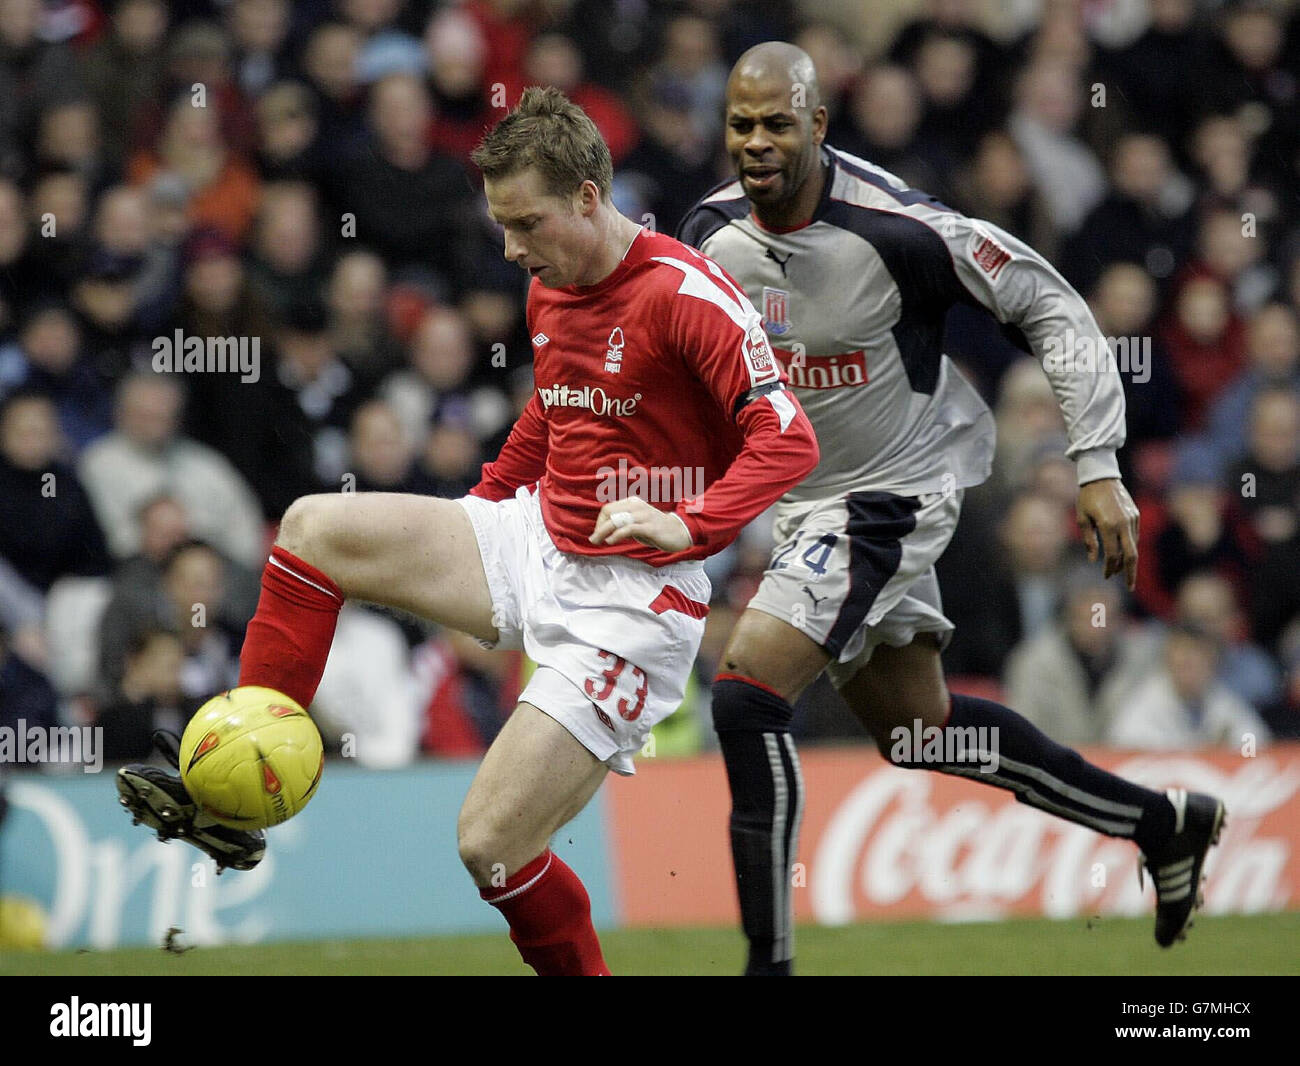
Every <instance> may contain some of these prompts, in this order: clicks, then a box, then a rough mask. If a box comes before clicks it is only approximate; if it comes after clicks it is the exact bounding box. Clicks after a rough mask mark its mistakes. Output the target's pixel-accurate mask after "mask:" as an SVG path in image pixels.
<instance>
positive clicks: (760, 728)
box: [712, 677, 803, 977]
mask: <svg viewBox="0 0 1300 1066" xmlns="http://www.w3.org/2000/svg"><path fill="white" fill-rule="evenodd" d="M712 703H713V726H714V729H716V730H717V733H718V741H719V744H720V745H721V747H722V758H723V761H724V762H725V763H726V767H727V783H728V785H729V786H730V788H731V822H730V829H731V857H732V860H733V862H734V864H735V872H736V892H737V895H738V896H739V897H740V917H741V925H742V927H743V928H744V931H745V936H746V938H747V939H748V941H749V959H748V963H747V965H746V968H745V973H746V975H748V976H772V977H777V976H787V975H789V974H790V973H791V972H792V968H793V962H794V913H793V912H794V907H793V902H792V900H791V895H790V872H791V863H792V862H793V861H794V855H795V848H796V846H797V843H798V838H799V822H800V820H801V817H802V814H803V777H802V775H801V774H800V772H799V757H798V755H797V754H796V753H795V748H794V743H793V741H792V740H791V739H790V719H791V717H792V715H793V714H794V711H793V710H792V708H791V707H790V704H789V703H787V702H786V701H785V700H783V699H782V698H781V697H780V696H778V695H777V694H776V693H775V692H773V691H771V690H770V689H766V688H762V687H760V686H758V685H756V684H752V683H751V682H749V681H748V680H745V679H742V678H736V677H726V678H719V679H718V680H716V681H715V682H714V683H713V700H712Z"/></svg>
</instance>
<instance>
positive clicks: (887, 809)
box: [808, 756, 1300, 925]
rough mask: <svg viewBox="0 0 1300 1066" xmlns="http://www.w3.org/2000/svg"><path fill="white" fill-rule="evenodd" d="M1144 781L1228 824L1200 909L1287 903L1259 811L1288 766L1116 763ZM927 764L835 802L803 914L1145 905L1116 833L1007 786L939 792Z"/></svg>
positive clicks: (1267, 808) (1280, 803)
mask: <svg viewBox="0 0 1300 1066" xmlns="http://www.w3.org/2000/svg"><path fill="white" fill-rule="evenodd" d="M1115 772H1116V773H1118V774H1120V775H1121V776H1122V777H1126V778H1128V779H1130V780H1133V781H1137V782H1140V783H1142V784H1143V785H1146V786H1148V787H1150V788H1155V789H1161V790H1163V789H1164V788H1166V787H1171V786H1175V785H1177V786H1179V787H1183V788H1187V789H1192V790H1195V791H1201V792H1211V793H1214V794H1215V795H1218V796H1221V797H1222V798H1223V800H1224V802H1225V803H1226V804H1227V807H1228V811H1229V820H1228V825H1227V828H1226V829H1225V831H1224V835H1223V838H1222V841H1221V843H1220V846H1219V847H1218V848H1215V849H1214V850H1213V851H1212V852H1211V853H1210V857H1209V859H1208V860H1207V862H1206V872H1207V875H1208V884H1207V890H1206V910H1207V911H1209V912H1211V913H1222V912H1227V911H1234V912H1252V911H1262V910H1274V909H1279V908H1282V907H1285V906H1286V905H1287V904H1288V903H1289V902H1290V900H1289V889H1288V881H1287V877H1286V869H1287V864H1288V862H1289V861H1290V859H1291V843H1290V841H1289V840H1287V839H1285V838H1283V837H1277V836H1272V835H1269V833H1268V832H1267V831H1261V826H1260V823H1261V820H1262V819H1264V818H1265V817H1267V816H1269V815H1270V814H1271V813H1272V812H1275V811H1277V810H1279V809H1281V808H1282V807H1284V806H1285V805H1286V804H1288V803H1289V802H1291V801H1292V799H1293V797H1294V796H1295V795H1296V793H1297V791H1300V765H1297V764H1296V762H1295V761H1294V760H1291V761H1286V762H1284V761H1281V760H1276V759H1271V758H1269V757H1267V756H1261V757H1259V758H1255V759H1247V760H1243V761H1242V764H1241V766H1240V768H1237V769H1233V770H1224V769H1222V768H1220V767H1217V766H1215V765H1213V764H1211V763H1209V762H1206V761H1204V760H1200V759H1197V758H1195V757H1193V756H1187V757H1170V756H1143V757H1135V758H1132V759H1129V760H1127V761H1125V762H1124V763H1123V764H1121V765H1119V766H1117V767H1115ZM942 781H943V779H942V778H941V777H940V775H938V774H935V773H933V772H925V771H917V770H900V769H896V768H894V767H890V766H884V767H882V768H881V769H879V770H877V771H875V772H873V773H871V774H869V775H868V776H867V777H865V778H864V779H863V780H862V781H861V783H859V784H858V785H857V786H856V787H855V788H854V789H853V790H852V791H851V792H850V793H849V794H848V795H847V796H846V797H845V798H844V800H843V801H842V802H841V803H840V804H839V806H838V807H837V808H836V810H835V811H834V813H833V814H832V816H831V818H830V821H829V822H828V823H827V825H826V828H825V829H824V830H823V832H822V834H821V836H820V838H819V839H818V840H817V842H816V847H815V850H814V852H813V856H812V860H811V862H810V863H809V866H808V874H809V881H808V887H809V890H810V903H811V906H812V912H813V913H812V916H813V918H814V920H816V921H817V922H820V923H822V924H826V925H842V924H845V923H848V922H853V921H860V920H862V918H864V917H866V916H868V915H869V914H870V913H871V912H873V911H878V910H880V909H882V908H888V907H898V908H900V909H908V908H911V909H913V910H915V911H916V912H917V913H930V914H933V913H935V912H936V911H937V912H938V913H939V914H940V915H941V916H946V917H951V918H960V917H966V918H979V917H982V918H994V917H999V916H1002V915H1004V914H1007V913H1010V912H1013V911H1024V912H1040V913H1043V914H1045V915H1047V916H1049V917H1062V918H1063V917H1070V916H1072V915H1076V914H1080V913H1083V912H1084V911H1088V912H1089V913H1100V914H1116V915H1136V914H1146V913H1149V912H1150V910H1151V907H1152V900H1153V898H1154V896H1153V890H1152V888H1151V885H1150V882H1149V881H1148V882H1147V887H1146V890H1145V893H1144V892H1143V890H1142V889H1140V888H1139V885H1138V880H1137V876H1136V873H1135V870H1136V864H1137V861H1138V852H1137V849H1136V848H1135V847H1134V846H1133V844H1132V843H1131V842H1129V841H1125V840H1118V839H1114V838H1111V837H1105V836H1101V835H1100V834H1098V833H1095V832H1093V831H1092V830H1090V829H1087V828H1084V827H1082V826H1076V825H1073V824H1071V823H1069V822H1065V821H1063V820H1061V819H1059V818H1054V817H1051V816H1049V815H1047V814H1045V813H1043V812H1041V811H1038V810H1035V809H1033V808H1031V807H1027V806H1025V805H1023V804H1020V803H1017V802H1016V801H1015V800H1014V798H1013V797H1012V796H1011V795H1010V794H1009V793H1007V792H1003V791H1000V790H998V791H994V790H989V791H987V792H982V793H979V794H978V795H977V796H975V798H970V797H971V796H972V794H971V793H970V792H968V791H963V792H961V794H960V798H958V799H955V800H948V801H944V800H943V799H941V798H940V797H938V796H937V795H936V792H937V791H938V789H939V788H940V787H943V786H942V785H941V782H942Z"/></svg>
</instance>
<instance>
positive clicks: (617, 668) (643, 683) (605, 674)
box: [582, 651, 650, 722]
mask: <svg viewBox="0 0 1300 1066" xmlns="http://www.w3.org/2000/svg"><path fill="white" fill-rule="evenodd" d="M600 657H601V658H602V659H604V660H606V661H607V662H609V664H610V665H609V666H608V667H606V668H605V669H604V670H602V671H601V673H600V675H599V676H598V677H588V678H587V679H586V680H585V681H584V682H583V683H582V690H583V691H584V692H585V693H586V694H587V696H588V698H590V700H591V701H592V702H593V703H597V704H600V703H604V702H605V700H607V699H609V697H610V694H611V693H612V692H613V691H614V686H615V685H616V684H617V683H618V679H619V677H620V676H621V675H622V673H623V670H624V668H625V667H626V666H627V660H626V659H624V658H623V657H622V656H621V655H615V654H614V653H613V652H612V651H602V652H601V653H600ZM632 679H633V680H634V681H636V682H637V687H636V689H635V690H633V693H632V695H633V696H635V697H636V701H635V702H631V701H629V700H628V699H627V698H626V697H622V696H620V697H619V700H618V703H617V704H615V706H616V707H617V709H618V716H619V717H620V718H622V719H623V720H624V721H625V722H635V721H636V720H637V719H638V718H640V717H641V711H642V709H643V708H644V707H645V697H646V693H647V692H648V691H649V690H650V679H649V678H648V677H646V675H645V671H644V670H642V669H641V667H639V666H634V667H632Z"/></svg>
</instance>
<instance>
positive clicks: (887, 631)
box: [749, 490, 962, 688]
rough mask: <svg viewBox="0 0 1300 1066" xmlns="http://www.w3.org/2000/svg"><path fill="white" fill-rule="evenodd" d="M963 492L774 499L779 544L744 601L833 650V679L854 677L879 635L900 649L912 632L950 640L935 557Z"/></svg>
mask: <svg viewBox="0 0 1300 1066" xmlns="http://www.w3.org/2000/svg"><path fill="white" fill-rule="evenodd" d="M961 499H962V491H961V490H957V491H955V492H950V493H940V492H936V493H928V494H925V495H921V496H898V495H895V494H894V493H890V492H850V493H848V494H847V495H844V496H838V497H834V498H832V499H828V500H821V501H817V502H814V503H811V504H810V503H807V502H802V503H800V504H798V505H796V506H791V507H786V506H785V505H781V506H780V507H778V510H777V513H776V520H775V522H774V523H773V527H772V532H773V539H774V540H775V542H776V548H775V549H774V550H773V552H772V558H771V559H770V560H769V562H768V567H767V570H766V571H765V572H764V573H763V580H762V582H760V584H759V587H758V591H757V592H756V593H755V594H754V598H753V599H752V600H750V602H749V606H750V607H752V608H754V609H755V610H757V611H762V612H763V613H764V614H770V615H772V616H773V617H775V618H779V619H781V620H782V621H783V622H787V623H789V624H790V625H792V626H794V628H795V629H798V630H799V631H800V632H802V633H805V634H806V635H807V636H809V637H810V638H812V639H813V640H815V641H816V642H817V643H818V644H820V645H821V646H822V648H824V649H825V650H826V651H827V652H828V653H829V654H830V656H831V661H830V664H829V665H828V666H827V668H826V672H827V675H828V676H829V677H830V679H831V682H832V683H833V684H834V685H835V687H836V688H841V687H843V686H844V685H845V684H847V683H848V682H849V681H850V680H852V678H853V675H854V674H856V673H857V672H858V671H859V670H860V669H862V667H863V666H865V665H866V664H867V662H868V660H870V658H871V654H872V652H873V651H874V650H875V649H876V647H877V646H878V645H880V644H889V645H890V646H892V647H896V648H901V647H904V646H905V645H907V644H910V643H911V642H912V640H913V639H914V638H915V637H916V635H917V634H918V633H933V634H935V636H936V637H937V638H938V640H939V646H940V648H941V649H942V648H945V647H947V646H948V642H949V641H950V640H951V639H952V633H953V629H954V626H953V624H952V622H950V621H949V620H948V618H947V617H946V616H945V615H944V613H943V601H942V599H941V597H940V595H939V581H938V578H937V577H936V576H935V571H934V563H935V560H937V559H938V558H939V556H940V555H942V554H943V551H944V549H945V548H946V547H947V546H948V542H949V541H950V540H951V539H952V534H953V531H954V530H955V529H956V528H957V517H958V515H959V514H960V513H961Z"/></svg>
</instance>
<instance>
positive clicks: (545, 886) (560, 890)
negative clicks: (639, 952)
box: [479, 849, 610, 977]
mask: <svg viewBox="0 0 1300 1066" xmlns="http://www.w3.org/2000/svg"><path fill="white" fill-rule="evenodd" d="M479 895H480V896H482V897H483V898H484V899H485V900H487V901H488V902H489V903H490V904H492V906H494V907H496V909H497V910H499V911H500V912H501V913H502V914H503V915H505V919H506V921H507V922H509V923H510V939H511V940H513V941H514V942H515V947H517V948H518V949H519V954H520V955H522V956H523V958H524V962H526V963H528V965H529V966H531V967H532V968H533V969H534V970H536V971H537V973H538V976H540V977H608V976H610V973H609V967H608V966H606V965H605V958H604V956H603V955H601V953H600V941H599V940H597V939H596V930H595V929H594V928H593V927H592V924H591V900H590V899H589V898H588V896H587V890H586V889H585V888H583V887H582V882H581V881H580V880H578V875H577V874H575V873H574V872H573V871H572V870H571V869H569V867H568V866H566V865H565V864H564V863H563V862H562V861H561V860H560V857H559V856H558V855H556V854H555V852H553V851H551V850H550V849H547V850H546V851H544V852H542V853H541V854H540V855H538V856H537V858H535V859H534V860H533V861H532V862H530V863H528V864H527V865H526V866H525V867H524V868H523V869H522V870H520V871H519V872H518V873H517V874H515V875H514V876H513V877H511V878H510V879H509V880H507V881H506V883H505V885H504V886H502V887H501V888H481V889H479Z"/></svg>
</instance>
